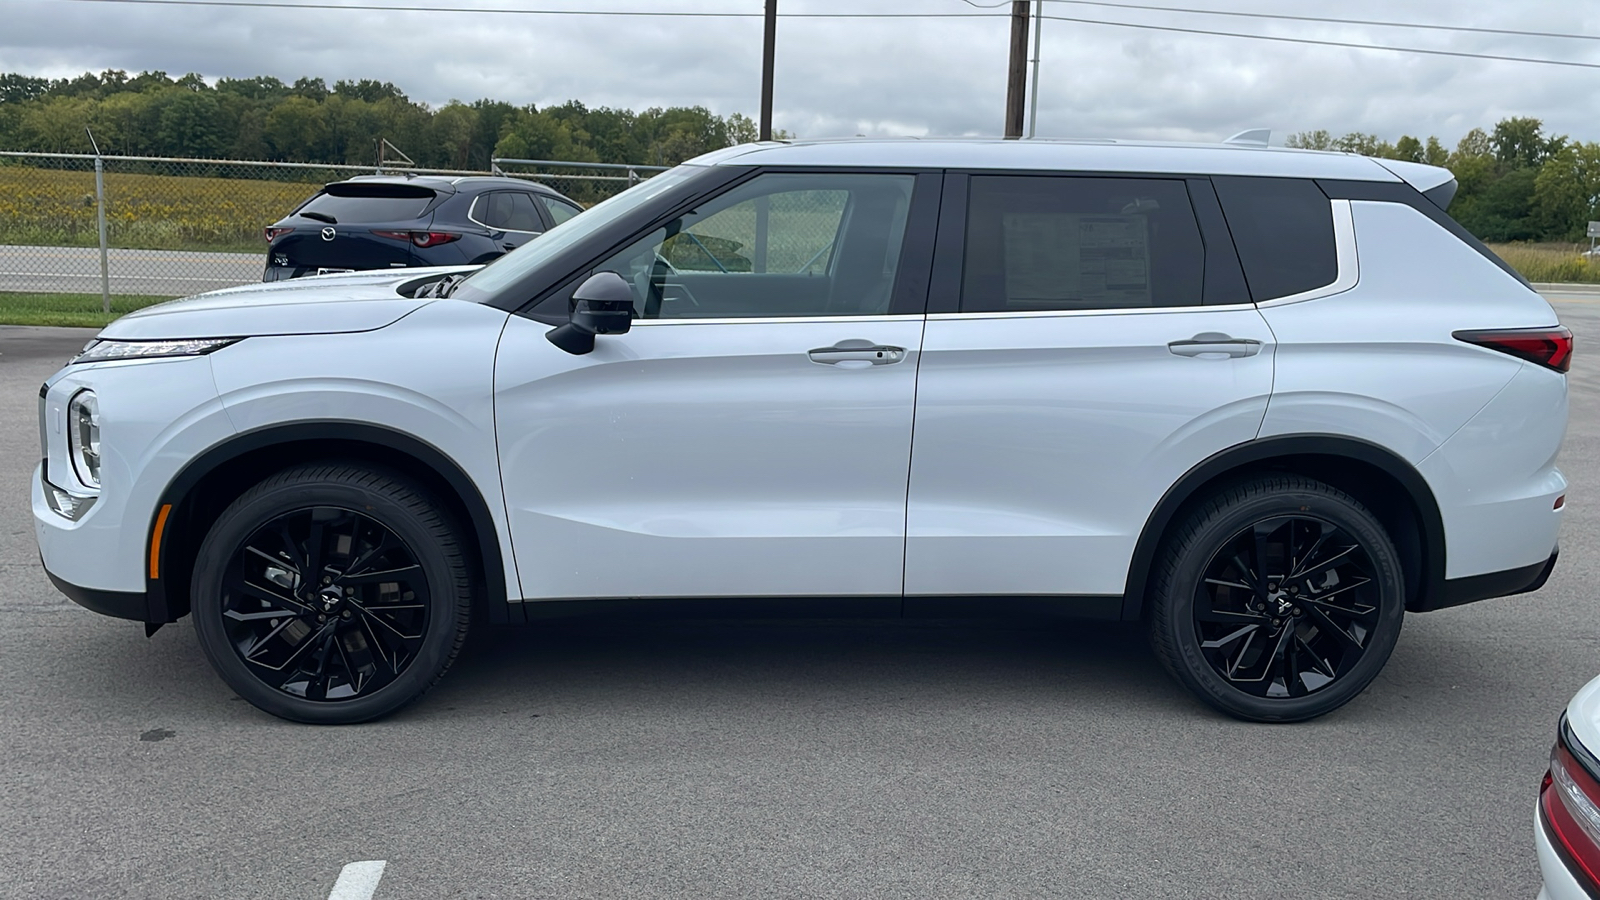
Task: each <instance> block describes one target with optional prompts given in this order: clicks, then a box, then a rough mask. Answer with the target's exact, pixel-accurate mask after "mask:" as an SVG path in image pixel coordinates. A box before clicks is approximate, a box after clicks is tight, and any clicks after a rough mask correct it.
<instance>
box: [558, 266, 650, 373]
mask: <svg viewBox="0 0 1600 900" xmlns="http://www.w3.org/2000/svg"><path fill="white" fill-rule="evenodd" d="M632 327H633V288H632V287H631V286H630V285H629V284H628V282H627V280H626V279H624V278H623V277H622V276H621V275H618V274H617V273H615V272H596V273H594V274H593V275H590V276H589V277H588V278H587V279H585V280H584V282H583V284H580V285H578V288H577V290H575V291H573V292H572V318H571V321H569V322H567V324H565V325H561V326H558V327H556V328H553V329H551V330H550V331H548V332H546V333H545V338H546V339H547V340H548V341H550V343H552V344H555V345H556V346H557V347H560V348H561V349H563V350H565V351H567V352H568V353H571V354H574V355H577V356H582V355H583V354H585V353H590V352H593V350H594V337H595V335H597V334H626V333H627V332H628V329H630V328H632Z"/></svg>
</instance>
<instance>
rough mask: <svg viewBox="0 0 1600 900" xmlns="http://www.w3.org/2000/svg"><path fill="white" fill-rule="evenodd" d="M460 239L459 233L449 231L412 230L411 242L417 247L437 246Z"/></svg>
mask: <svg viewBox="0 0 1600 900" xmlns="http://www.w3.org/2000/svg"><path fill="white" fill-rule="evenodd" d="M459 240H461V235H459V234H455V233H453V232H449V231H413V232H411V243H413V244H416V245H417V246H418V247H437V246H439V245H440V244H448V243H450V242H451V241H459Z"/></svg>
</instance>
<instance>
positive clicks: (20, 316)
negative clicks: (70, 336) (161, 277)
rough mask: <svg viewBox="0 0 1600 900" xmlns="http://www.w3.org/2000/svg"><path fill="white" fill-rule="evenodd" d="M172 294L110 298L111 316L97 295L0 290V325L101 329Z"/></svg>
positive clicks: (168, 298)
mask: <svg viewBox="0 0 1600 900" xmlns="http://www.w3.org/2000/svg"><path fill="white" fill-rule="evenodd" d="M171 299H172V298H171V297H144V296H138V295H123V296H114V297H112V298H111V315H109V316H108V315H106V314H105V313H103V312H101V311H100V295H99V294H20V293H10V292H0V325H72V326H81V327H85V328H102V327H104V326H106V325H108V324H110V322H111V320H112V319H115V318H117V317H118V316H122V315H126V314H127V313H130V312H133V311H134V310H136V309H140V308H141V307H145V306H149V305H151V304H153V303H161V302H163V301H165V300H171Z"/></svg>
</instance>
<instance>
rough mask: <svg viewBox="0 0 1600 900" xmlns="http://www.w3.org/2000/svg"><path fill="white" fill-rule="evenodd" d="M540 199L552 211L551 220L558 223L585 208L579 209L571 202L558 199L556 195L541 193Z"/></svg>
mask: <svg viewBox="0 0 1600 900" xmlns="http://www.w3.org/2000/svg"><path fill="white" fill-rule="evenodd" d="M539 200H540V202H542V203H544V208H545V209H548V210H549V211H550V221H552V222H554V223H556V224H557V225H560V224H561V223H562V222H565V221H566V220H568V219H570V218H572V217H573V216H575V215H577V214H578V213H581V212H583V210H581V209H579V208H578V207H576V206H573V205H572V204H570V203H566V202H564V201H561V200H557V199H556V198H554V197H546V196H545V195H543V194H540V195H539Z"/></svg>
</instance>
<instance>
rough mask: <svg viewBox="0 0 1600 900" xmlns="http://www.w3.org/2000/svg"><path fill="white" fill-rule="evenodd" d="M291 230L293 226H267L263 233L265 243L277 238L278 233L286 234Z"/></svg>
mask: <svg viewBox="0 0 1600 900" xmlns="http://www.w3.org/2000/svg"><path fill="white" fill-rule="evenodd" d="M293 230H294V229H293V228H268V229H266V230H265V231H264V232H263V233H264V234H266V236H267V243H269V244H270V243H272V242H273V241H275V240H277V239H278V237H279V236H280V235H285V234H288V233H289V232H291V231H293Z"/></svg>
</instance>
